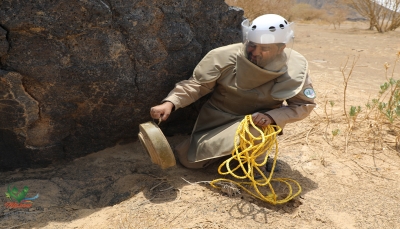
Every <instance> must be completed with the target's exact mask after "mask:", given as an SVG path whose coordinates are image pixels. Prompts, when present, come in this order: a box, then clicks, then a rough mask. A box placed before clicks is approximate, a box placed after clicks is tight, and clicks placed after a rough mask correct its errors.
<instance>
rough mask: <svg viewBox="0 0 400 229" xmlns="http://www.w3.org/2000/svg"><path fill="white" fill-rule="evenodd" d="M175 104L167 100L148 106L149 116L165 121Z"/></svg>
mask: <svg viewBox="0 0 400 229" xmlns="http://www.w3.org/2000/svg"><path fill="white" fill-rule="evenodd" d="M174 107H175V105H174V104H173V103H171V102H169V101H167V102H165V103H163V104H160V105H158V106H154V107H152V108H150V116H151V117H152V118H153V119H157V120H160V119H161V120H162V121H165V120H167V119H168V117H169V115H170V114H171V112H172V110H173V109H174Z"/></svg>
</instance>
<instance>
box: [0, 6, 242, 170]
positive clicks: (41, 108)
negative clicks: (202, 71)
mask: <svg viewBox="0 0 400 229" xmlns="http://www.w3.org/2000/svg"><path fill="white" fill-rule="evenodd" d="M242 19H243V11H242V10H241V9H238V8H233V7H229V6H228V5H226V4H225V2H224V0H196V1H192V0H157V1H156V0H85V1H82V0H69V1H52V0H35V1H33V0H30V1H29V0H23V1H21V0H2V1H0V57H1V63H0V170H10V169H15V168H28V167H37V166H46V165H48V164H49V163H51V162H54V161H57V160H64V159H72V158H76V157H80V156H84V155H86V154H88V153H92V152H95V151H98V150H101V149H104V148H106V147H110V146H113V145H115V144H116V143H118V142H119V141H133V140H135V139H136V138H137V134H138V125H139V124H140V123H143V122H147V121H150V120H151V119H150V116H149V110H150V107H151V106H154V105H157V104H159V102H160V101H161V100H162V99H163V98H164V97H165V96H166V95H167V94H168V92H169V91H170V90H171V89H172V88H173V87H174V85H175V83H176V82H178V81H180V80H183V79H187V78H188V77H190V75H191V74H192V71H193V69H194V67H195V66H196V64H197V63H198V62H199V61H200V60H201V58H202V57H203V56H204V55H205V54H206V53H207V52H208V51H209V50H211V49H213V48H216V47H219V46H222V45H227V44H231V43H235V42H240V41H241V32H240V23H241V21H242ZM200 102H201V101H200ZM198 107H199V105H198V104H197V105H196V104H194V105H192V106H189V107H187V108H184V109H180V110H178V111H176V112H175V113H174V114H173V115H172V117H171V121H169V122H167V123H163V124H161V127H162V128H163V130H164V132H165V133H166V134H167V135H171V134H177V133H184V134H185V133H189V132H190V130H191V128H192V127H193V123H194V121H195V118H196V115H197V112H198Z"/></svg>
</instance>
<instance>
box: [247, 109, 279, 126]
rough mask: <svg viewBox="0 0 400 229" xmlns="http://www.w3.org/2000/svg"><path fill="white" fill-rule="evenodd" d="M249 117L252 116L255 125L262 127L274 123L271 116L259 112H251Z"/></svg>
mask: <svg viewBox="0 0 400 229" xmlns="http://www.w3.org/2000/svg"><path fill="white" fill-rule="evenodd" d="M251 117H252V118H253V122H254V124H256V125H257V126H261V127H264V126H268V125H270V124H273V123H274V120H273V119H272V118H271V117H269V116H268V115H266V114H263V113H260V112H256V113H254V114H252V115H251Z"/></svg>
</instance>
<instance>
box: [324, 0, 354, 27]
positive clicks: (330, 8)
mask: <svg viewBox="0 0 400 229" xmlns="http://www.w3.org/2000/svg"><path fill="white" fill-rule="evenodd" d="M323 9H324V10H325V11H326V14H325V15H324V16H323V20H325V21H327V22H329V23H330V24H333V26H334V28H335V29H336V26H338V27H339V28H340V24H342V23H343V22H344V21H346V19H347V16H348V15H349V9H348V7H346V5H343V4H340V3H336V4H326V5H324V6H323Z"/></svg>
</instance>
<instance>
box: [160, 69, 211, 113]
mask: <svg viewBox="0 0 400 229" xmlns="http://www.w3.org/2000/svg"><path fill="white" fill-rule="evenodd" d="M215 84H216V81H212V82H207V83H199V82H197V81H196V80H194V78H193V77H190V78H189V79H188V80H183V81H181V82H178V83H177V84H176V85H175V88H174V89H172V91H171V92H170V93H169V94H168V96H167V97H166V98H165V99H163V101H162V102H166V101H169V102H171V103H173V104H174V105H175V110H177V109H179V108H183V107H186V106H188V105H190V104H191V103H193V102H195V101H196V100H198V99H199V98H201V97H202V96H205V95H207V94H208V93H210V92H212V91H213V88H214V87H215Z"/></svg>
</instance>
